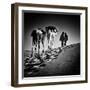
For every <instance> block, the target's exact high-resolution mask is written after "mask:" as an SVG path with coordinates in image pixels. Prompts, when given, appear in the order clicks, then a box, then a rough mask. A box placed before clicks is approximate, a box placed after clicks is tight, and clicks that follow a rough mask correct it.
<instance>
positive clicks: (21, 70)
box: [11, 3, 88, 87]
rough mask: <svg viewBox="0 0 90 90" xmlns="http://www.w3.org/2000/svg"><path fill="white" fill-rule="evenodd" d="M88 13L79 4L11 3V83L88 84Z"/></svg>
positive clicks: (19, 85)
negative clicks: (61, 37)
mask: <svg viewBox="0 0 90 90" xmlns="http://www.w3.org/2000/svg"><path fill="white" fill-rule="evenodd" d="M87 15H88V8H87V7H82V6H63V5H45V4H32V3H30V4H29V3H14V4H12V5H11V85H12V86H14V87H22V86H41V85H58V84H74V83H87V82H88V72H87V67H88V66H87V64H88V61H87V49H88V48H87V43H88V42H87V25H88V23H87V19H88V18H87ZM43 30H44V31H45V35H44V34H43V32H44V31H43ZM33 31H35V32H34V34H32V32H33ZM62 33H63V34H62ZM61 34H62V35H63V40H62V39H59V38H60V36H61ZM65 34H66V35H67V37H68V39H67V40H66V42H64V40H65V38H66V37H64V35H65ZM42 36H45V38H46V39H43V38H42ZM38 37H39V38H38ZM52 37H53V38H52ZM54 39H55V40H54ZM45 40H46V41H45ZM48 41H49V42H48ZM43 43H44V44H45V43H46V44H45V45H44V44H43ZM41 45H42V48H43V45H44V48H43V49H42V50H40V49H41ZM59 45H61V46H59ZM45 48H46V49H45ZM44 49H45V50H44ZM42 52H43V53H44V54H43V53H42ZM51 53H54V54H51ZM49 54H50V55H49ZM51 57H54V59H52V58H51Z"/></svg>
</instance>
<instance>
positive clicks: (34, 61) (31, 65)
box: [24, 43, 80, 77]
mask: <svg viewBox="0 0 90 90" xmlns="http://www.w3.org/2000/svg"><path fill="white" fill-rule="evenodd" d="M30 55H31V51H29V50H25V51H24V77H40V76H64V75H80V43H76V44H71V45H68V46H66V47H63V48H60V47H59V48H56V49H53V50H48V51H46V52H45V54H44V56H42V55H41V56H38V55H36V56H35V57H31V56H30ZM38 57H39V58H38ZM39 59H41V60H39Z"/></svg>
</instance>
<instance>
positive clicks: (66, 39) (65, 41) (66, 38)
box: [64, 32, 68, 46]
mask: <svg viewBox="0 0 90 90" xmlns="http://www.w3.org/2000/svg"><path fill="white" fill-rule="evenodd" d="M64 34H65V38H64V39H65V40H64V45H65V46H66V43H67V41H68V35H67V33H66V32H65V33H64Z"/></svg>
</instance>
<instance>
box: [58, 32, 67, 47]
mask: <svg viewBox="0 0 90 90" xmlns="http://www.w3.org/2000/svg"><path fill="white" fill-rule="evenodd" d="M59 40H60V41H61V47H64V46H66V43H67V40H68V35H67V33H66V32H62V34H61V36H60V39H59Z"/></svg>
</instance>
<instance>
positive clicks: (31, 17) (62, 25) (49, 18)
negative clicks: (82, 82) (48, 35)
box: [23, 12, 80, 50]
mask: <svg viewBox="0 0 90 90" xmlns="http://www.w3.org/2000/svg"><path fill="white" fill-rule="evenodd" d="M47 26H55V27H56V28H57V30H58V34H57V36H56V38H55V42H54V46H55V47H60V46H61V42H60V41H59V38H60V35H61V33H62V32H63V31H64V32H66V33H67V34H68V42H67V45H70V44H74V43H80V15H77V14H69V13H49V12H38V13H37V12H24V13H23V28H24V30H23V31H24V50H31V47H32V38H31V32H32V31H33V30H35V29H37V28H42V29H43V30H45V27H47ZM46 44H47V43H45V46H47V45H46Z"/></svg>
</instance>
